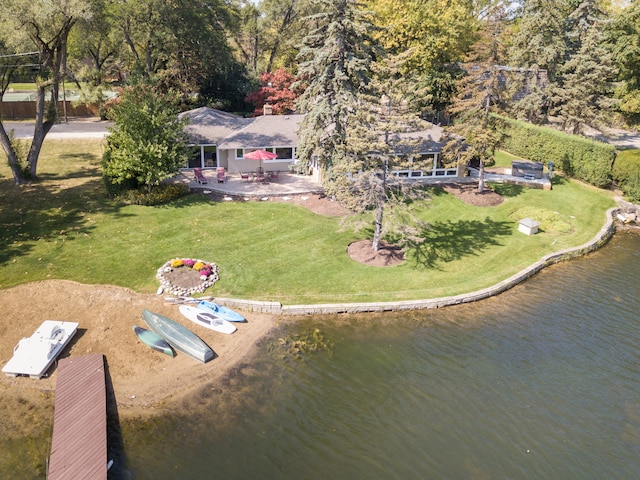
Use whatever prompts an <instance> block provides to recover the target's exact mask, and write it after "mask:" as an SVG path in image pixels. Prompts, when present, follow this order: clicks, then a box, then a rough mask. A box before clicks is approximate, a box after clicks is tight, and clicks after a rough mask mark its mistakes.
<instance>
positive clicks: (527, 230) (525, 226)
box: [518, 218, 540, 235]
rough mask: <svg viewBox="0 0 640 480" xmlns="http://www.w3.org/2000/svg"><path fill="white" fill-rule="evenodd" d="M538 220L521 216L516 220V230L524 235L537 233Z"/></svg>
mask: <svg viewBox="0 0 640 480" xmlns="http://www.w3.org/2000/svg"><path fill="white" fill-rule="evenodd" d="M539 227H540V222H536V221H535V220H533V219H531V218H523V219H522V220H520V221H519V222H518V231H519V232H522V233H524V234H525V235H535V234H536V233H538V228H539Z"/></svg>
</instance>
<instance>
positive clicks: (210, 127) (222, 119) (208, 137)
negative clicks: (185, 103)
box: [178, 107, 254, 145]
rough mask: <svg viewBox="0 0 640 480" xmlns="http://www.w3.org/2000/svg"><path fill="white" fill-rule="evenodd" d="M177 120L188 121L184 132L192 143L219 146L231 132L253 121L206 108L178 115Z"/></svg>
mask: <svg viewBox="0 0 640 480" xmlns="http://www.w3.org/2000/svg"><path fill="white" fill-rule="evenodd" d="M178 118H180V119H182V118H188V119H189V124H188V125H187V126H185V127H184V130H185V131H186V132H187V134H188V135H189V138H190V139H191V141H192V142H194V143H197V144H207V143H208V144H213V145H219V144H220V143H221V142H222V141H223V140H224V139H225V138H227V137H228V136H229V135H231V134H232V133H233V132H235V131H237V130H240V129H242V128H243V127H245V126H247V125H248V124H250V123H251V122H253V121H254V119H252V118H242V117H240V116H238V115H234V114H232V113H227V112H223V111H222V110H216V109H214V108H208V107H200V108H196V109H195V110H189V111H187V112H182V113H180V114H179V115H178Z"/></svg>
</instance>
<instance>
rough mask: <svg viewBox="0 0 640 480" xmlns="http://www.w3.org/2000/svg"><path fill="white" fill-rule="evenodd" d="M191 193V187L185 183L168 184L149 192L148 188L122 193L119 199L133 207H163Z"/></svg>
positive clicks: (158, 186) (118, 196)
mask: <svg viewBox="0 0 640 480" xmlns="http://www.w3.org/2000/svg"><path fill="white" fill-rule="evenodd" d="M188 193H189V185H186V184H184V183H167V184H161V185H157V186H155V187H153V188H152V189H151V191H149V190H148V189H147V188H146V187H144V188H139V189H137V190H128V191H124V192H121V193H120V194H119V195H117V198H118V199H119V200H121V201H122V202H124V203H127V204H131V205H146V206H153V205H162V204H165V203H169V202H172V201H174V200H176V199H178V198H180V197H184V196H185V195H187V194H188Z"/></svg>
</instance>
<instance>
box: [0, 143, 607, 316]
mask: <svg viewBox="0 0 640 480" xmlns="http://www.w3.org/2000/svg"><path fill="white" fill-rule="evenodd" d="M100 155H101V145H100V143H99V142H98V141H93V140H89V141H87V140H82V141H68V140H67V141H55V140H47V141H46V142H45V145H44V148H43V152H42V156H41V160H40V164H39V176H40V179H41V181H40V182H38V183H34V184H33V185H29V186H22V187H16V186H14V185H13V181H12V179H11V176H10V171H9V169H8V167H6V166H5V165H2V166H1V167H0V202H1V205H2V210H1V211H0V246H1V250H0V287H2V288H7V287H10V286H13V285H17V284H20V283H24V282H29V281H35V280H45V279H56V278H57V279H71V280H75V281H78V282H82V283H94V284H114V285H121V286H125V287H129V288H132V289H134V290H137V291H141V292H153V291H155V290H156V288H157V287H158V282H157V280H156V278H155V274H156V270H157V269H158V268H159V267H160V266H161V265H162V264H163V263H164V262H166V261H167V260H170V259H172V258H176V257H197V258H201V259H203V260H207V261H211V262H215V263H216V264H217V265H218V266H219V267H220V280H219V281H218V282H217V283H216V284H215V285H214V286H213V287H212V288H211V289H210V290H209V291H208V292H207V293H210V294H212V295H215V296H220V297H236V298H246V299H257V300H268V301H280V302H282V303H285V304H293V303H325V302H362V301H390V300H401V299H418V298H435V297H439V296H443V295H452V294H458V293H463V292H467V291H472V290H476V289H480V288H484V287H487V286H489V285H492V284H494V283H496V282H498V281H501V280H503V279H505V278H507V277H509V276H510V275H512V274H514V273H515V272H517V271H518V270H520V269H522V268H524V267H525V266H527V265H528V264H530V263H532V262H534V261H536V260H537V259H539V258H540V257H541V256H542V255H544V254H546V253H549V252H552V251H555V250H558V249H561V248H567V247H571V246H577V245H581V244H582V243H584V242H586V241H587V240H589V239H591V238H593V236H594V235H595V234H596V233H597V232H598V230H599V229H600V228H601V226H602V224H603V222H604V212H605V210H606V209H607V208H609V207H611V206H612V205H613V204H614V203H613V200H612V197H611V195H609V194H608V193H607V192H603V191H600V190H596V189H594V188H589V187H585V186H582V185H580V184H578V183H574V182H570V181H565V180H564V179H562V178H560V177H556V179H554V181H555V184H554V188H553V190H552V191H542V190H533V189H525V188H522V187H516V186H507V185H504V186H500V185H496V186H495V188H496V189H497V190H498V191H499V192H500V193H502V194H503V195H504V196H505V201H504V203H503V204H501V205H499V206H497V207H484V208H482V207H472V206H469V205H466V204H464V203H463V202H461V201H460V200H458V199H456V198H455V197H452V196H451V195H448V194H446V193H445V192H444V191H442V190H441V189H438V188H433V189H431V190H430V194H431V199H430V200H428V201H424V202H420V203H418V204H416V205H414V206H413V210H414V212H413V213H414V215H415V216H416V217H417V218H419V219H421V220H422V222H423V224H422V227H421V228H422V231H421V237H422V238H423V239H424V240H425V241H424V243H417V242H416V243H414V244H413V246H412V247H411V248H409V250H408V251H407V261H406V262H405V263H403V264H402V265H399V266H395V267H386V268H383V267H368V266H365V265H361V264H359V263H357V262H355V261H353V260H351V259H350V258H349V256H348V255H347V252H346V249H347V246H348V244H349V243H350V242H352V241H355V240H358V239H360V238H363V237H366V236H367V235H370V231H366V230H365V231H362V232H359V233H355V231H354V230H353V229H352V228H349V227H348V224H343V223H341V221H340V219H336V218H330V217H323V216H320V215H317V214H314V213H312V212H310V211H308V210H307V209H306V208H304V207H299V206H295V205H292V204H287V203H284V202H220V203H218V202H212V201H210V200H209V199H208V198H206V197H205V196H202V195H198V194H194V195H189V196H188V197H185V198H182V199H180V200H178V201H176V202H174V203H172V204H169V205H164V206H159V207H143V206H135V205H129V206H125V205H121V204H118V203H117V202H116V201H114V200H112V199H109V198H107V196H106V194H105V190H104V186H103V184H102V181H101V177H100ZM5 163H6V162H5ZM531 206H535V207H538V208H539V210H538V211H544V212H545V214H549V213H550V214H551V215H552V216H557V217H558V219H561V220H562V221H563V222H565V223H566V224H568V225H569V226H570V229H569V231H568V232H562V231H560V232H558V231H555V230H552V229H550V231H544V228H543V231H542V232H541V233H540V234H538V235H535V236H530V237H529V236H526V235H523V234H521V233H519V232H518V231H517V220H518V219H519V218H518V215H519V213H518V212H519V211H521V210H522V209H524V208H525V207H531ZM389 213H390V212H389ZM551 230H552V231H551Z"/></svg>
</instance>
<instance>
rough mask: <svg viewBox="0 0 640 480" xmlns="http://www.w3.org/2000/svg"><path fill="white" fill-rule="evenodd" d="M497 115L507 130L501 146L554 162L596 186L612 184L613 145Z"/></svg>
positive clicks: (559, 167) (557, 166) (534, 158)
mask: <svg viewBox="0 0 640 480" xmlns="http://www.w3.org/2000/svg"><path fill="white" fill-rule="evenodd" d="M496 118H498V119H499V120H500V122H499V124H500V125H501V127H500V129H501V130H502V133H503V140H502V142H501V146H502V148H504V149H505V150H506V151H508V152H509V153H512V154H513V155H517V156H521V157H523V158H527V159H529V160H533V161H537V162H542V163H545V164H546V163H548V162H549V161H552V162H553V163H554V164H555V167H556V169H557V170H561V171H562V172H563V173H565V174H566V175H568V176H570V177H574V178H577V179H579V180H582V181H584V182H587V183H590V184H591V185H595V186H596V187H601V188H602V187H606V186H608V185H609V184H610V183H611V176H612V173H611V170H612V167H613V162H614V160H615V156H616V153H615V148H614V147H613V146H612V145H609V144H606V143H602V142H597V141H594V140H589V139H586V138H583V137H577V136H574V135H567V134H565V133H562V132H559V131H557V130H553V129H551V128H545V127H539V126H536V125H531V124H529V123H526V122H521V121H518V120H511V119H509V118H506V117H499V116H497V115H496Z"/></svg>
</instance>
